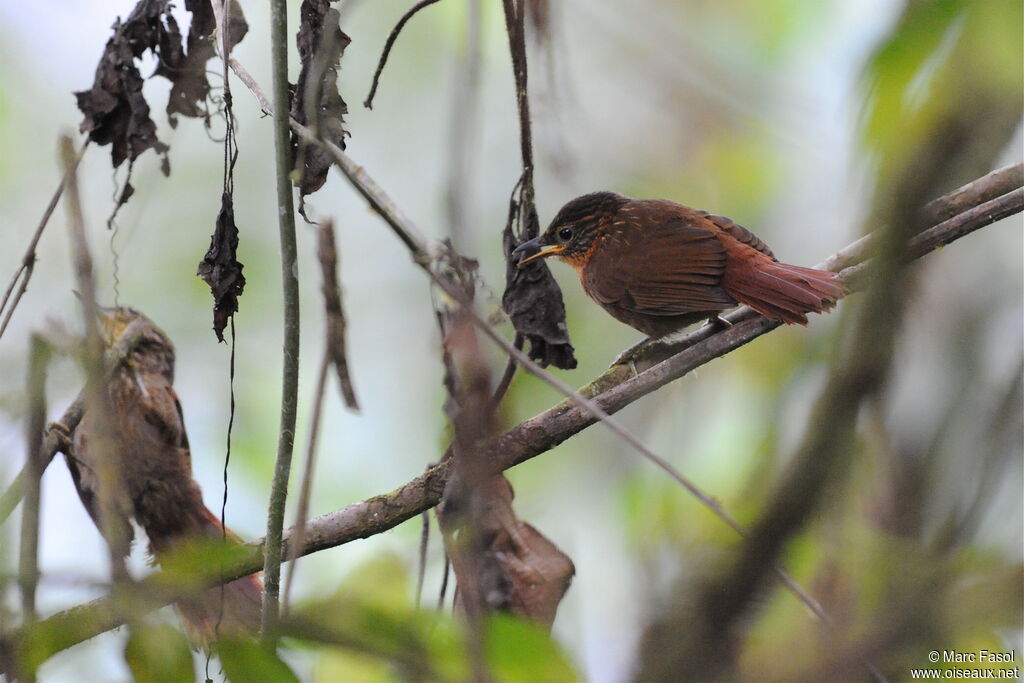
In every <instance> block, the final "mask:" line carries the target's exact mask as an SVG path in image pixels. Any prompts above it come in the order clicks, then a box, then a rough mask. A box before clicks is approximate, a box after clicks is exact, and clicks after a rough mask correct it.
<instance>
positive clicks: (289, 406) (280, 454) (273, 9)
mask: <svg viewBox="0 0 1024 683" xmlns="http://www.w3.org/2000/svg"><path fill="white" fill-rule="evenodd" d="M270 26H271V58H272V60H273V77H274V110H275V113H274V151H275V161H276V167H277V213H278V227H279V231H280V238H281V279H282V281H283V282H282V287H283V295H284V353H283V356H284V362H283V368H282V376H281V425H280V428H279V430H278V441H277V458H276V460H275V462H274V479H273V482H272V483H271V487H270V501H269V504H268V508H269V509H268V511H267V544H266V546H265V556H264V562H263V613H262V632H263V638H264V640H266V641H268V642H273V641H274V638H275V631H276V623H277V618H278V593H279V590H280V582H281V537H282V529H283V527H284V511H285V503H286V502H287V499H288V475H289V473H290V472H291V464H292V449H293V447H294V443H295V417H296V413H297V409H298V396H299V277H298V252H297V248H296V244H295V208H294V206H293V203H292V184H291V180H290V178H289V174H290V173H291V170H292V158H291V143H290V140H289V136H288V121H289V116H288V109H289V101H290V97H289V92H288V7H287V2H286V0H270Z"/></svg>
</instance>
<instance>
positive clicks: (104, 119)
mask: <svg viewBox="0 0 1024 683" xmlns="http://www.w3.org/2000/svg"><path fill="white" fill-rule="evenodd" d="M168 11H169V0H140V2H139V4H137V5H136V6H135V9H133V10H132V13H131V14H130V15H129V16H128V19H127V20H126V21H125V22H124V23H122V22H121V21H120V19H118V20H117V21H115V22H114V35H113V36H112V37H111V38H110V40H108V41H107V46H106V48H104V50H103V56H102V57H101V58H100V62H99V64H98V65H97V67H96V77H95V79H94V81H93V85H92V88H90V89H89V90H83V91H81V92H76V93H75V97H76V99H77V100H78V108H79V109H80V110H81V111H82V113H83V114H84V115H85V118H84V119H83V120H82V123H81V125H80V126H79V129H80V130H81V131H82V132H83V133H88V134H89V139H90V140H92V141H93V142H95V143H97V144H100V145H111V158H112V162H113V165H114V167H115V168H116V167H118V166H120V165H121V164H122V163H123V162H124V160H125V159H130V160H131V161H134V160H135V159H136V158H138V156H139V155H140V154H142V153H143V152H145V151H146V150H147V149H154V150H156V152H157V153H159V154H165V153H166V152H167V149H168V147H167V145H165V144H164V143H162V142H160V140H159V139H157V136H156V124H154V123H153V120H152V119H151V118H150V116H149V105H148V104H147V103H146V99H145V98H144V97H143V96H142V75H141V74H140V73H139V69H138V67H137V66H136V64H135V60H136V58H138V57H140V56H141V55H142V53H143V52H145V51H146V50H151V51H153V52H154V53H155V54H158V55H159V53H160V52H161V48H160V45H161V43H164V45H165V47H164V49H166V50H167V51H168V53H169V54H171V53H173V52H174V51H175V50H180V49H181V35H180V34H178V33H177V26H176V25H174V26H173V27H169V26H168V25H167V24H165V23H164V17H165V16H166V15H167V12H168ZM172 21H173V19H172ZM175 36H176V37H177V43H178V44H177V46H175V45H174V41H175Z"/></svg>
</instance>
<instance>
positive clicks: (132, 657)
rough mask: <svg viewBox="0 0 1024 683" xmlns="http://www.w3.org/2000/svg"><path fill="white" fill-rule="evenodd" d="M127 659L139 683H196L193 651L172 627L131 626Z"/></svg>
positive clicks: (125, 653)
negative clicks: (192, 682)
mask: <svg viewBox="0 0 1024 683" xmlns="http://www.w3.org/2000/svg"><path fill="white" fill-rule="evenodd" d="M124 660H125V662H126V663H127V664H128V668H129V669H131V672H132V677H133V678H134V679H135V681H136V682H137V683H181V682H188V681H194V680H195V679H196V676H195V670H194V668H193V665H192V650H191V648H190V647H189V644H188V639H187V638H185V636H184V634H183V633H181V631H179V630H177V629H176V628H174V627H173V626H170V625H169V624H150V623H147V622H141V623H139V624H136V625H134V626H132V630H131V635H129V636H128V642H127V643H126V644H125V647H124Z"/></svg>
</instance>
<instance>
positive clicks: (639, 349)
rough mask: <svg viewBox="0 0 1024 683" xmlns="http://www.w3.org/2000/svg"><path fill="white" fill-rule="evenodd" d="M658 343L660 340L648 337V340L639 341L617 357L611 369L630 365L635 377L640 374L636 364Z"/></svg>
mask: <svg viewBox="0 0 1024 683" xmlns="http://www.w3.org/2000/svg"><path fill="white" fill-rule="evenodd" d="M658 343H659V340H658V339H655V338H654V337H648V338H647V339H644V340H642V341H639V342H637V343H636V344H633V345H632V346H630V347H629V348H628V349H626V350H625V351H623V352H622V353H620V354H619V355H618V356H616V357H615V360H613V361H612V364H611V365H610V366H609V367H615V366H616V365H628V366H629V367H630V368H631V369H632V370H633V375H634V376H635V375H637V374H639V373H638V371H637V367H636V362H637V361H638V360H639V359H640V358H642V357H643V356H644V355H645V354H646V352H647V351H649V350H650V349H651V348H652V347H654V346H655V345H656V344H658Z"/></svg>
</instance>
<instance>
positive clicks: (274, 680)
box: [217, 638, 299, 683]
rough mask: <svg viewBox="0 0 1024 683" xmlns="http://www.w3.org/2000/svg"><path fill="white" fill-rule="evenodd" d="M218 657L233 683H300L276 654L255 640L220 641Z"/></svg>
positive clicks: (218, 643)
mask: <svg viewBox="0 0 1024 683" xmlns="http://www.w3.org/2000/svg"><path fill="white" fill-rule="evenodd" d="M217 656H218V657H219V658H220V662H221V664H222V665H223V666H224V674H225V675H226V676H227V678H228V680H229V681H232V683H252V682H254V681H259V682H260V683H299V677H298V676H296V675H295V672H294V671H292V670H291V669H290V668H289V667H288V665H287V664H285V663H284V662H283V661H282V660H281V658H280V657H278V656H277V654H275V653H274V652H273V651H272V650H268V649H267V648H265V647H264V646H263V645H261V644H260V643H258V642H256V641H254V640H244V639H230V638H228V639H222V640H220V641H218V642H217Z"/></svg>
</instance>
